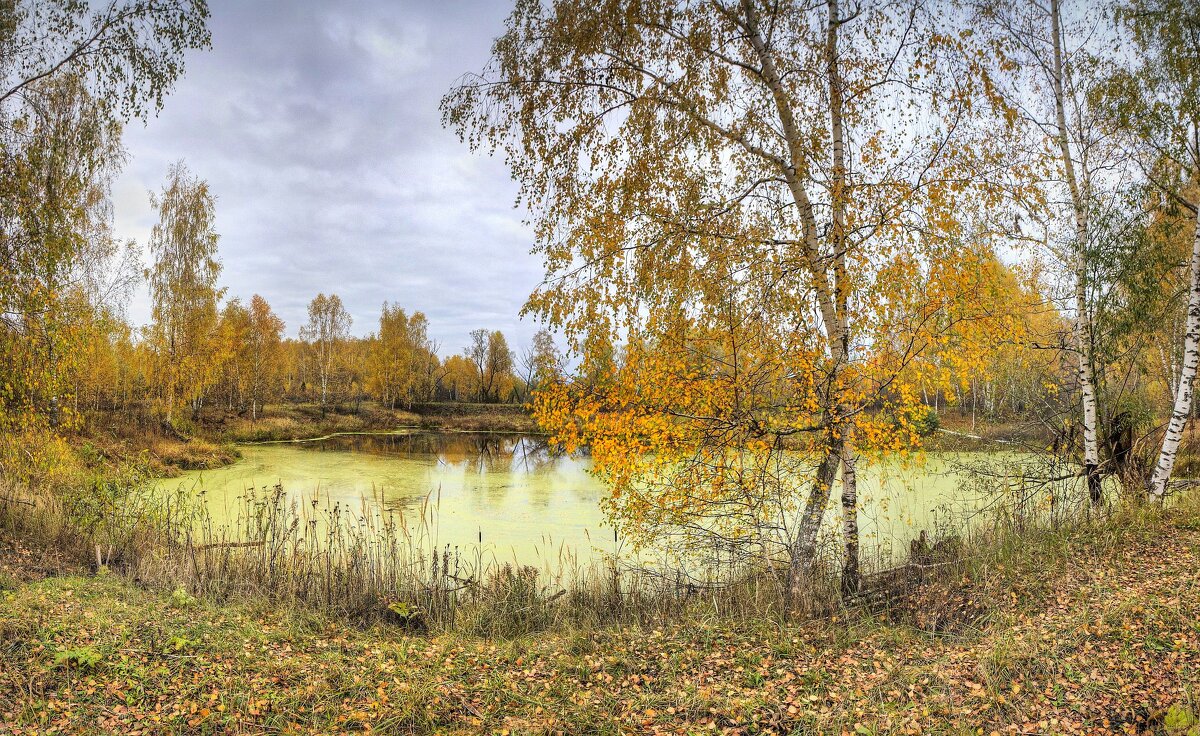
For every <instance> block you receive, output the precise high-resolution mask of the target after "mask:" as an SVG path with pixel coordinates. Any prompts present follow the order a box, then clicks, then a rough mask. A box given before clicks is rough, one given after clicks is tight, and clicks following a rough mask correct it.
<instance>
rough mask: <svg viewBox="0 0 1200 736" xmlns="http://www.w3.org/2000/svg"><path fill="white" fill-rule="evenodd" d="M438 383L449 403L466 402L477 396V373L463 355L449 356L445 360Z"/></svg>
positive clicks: (473, 365)
mask: <svg viewBox="0 0 1200 736" xmlns="http://www.w3.org/2000/svg"><path fill="white" fill-rule="evenodd" d="M438 383H439V384H440V386H441V388H442V391H444V392H445V395H446V397H447V398H449V399H450V400H451V401H467V400H469V399H472V398H475V397H476V396H478V395H479V371H478V370H476V366H475V364H474V363H473V362H472V361H471V359H470V358H468V357H467V356H465V355H451V356H450V357H449V358H447V359H446V361H445V362H444V363H443V364H442V366H441V371H440V376H439V378H438Z"/></svg>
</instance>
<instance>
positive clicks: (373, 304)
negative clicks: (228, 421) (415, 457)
mask: <svg viewBox="0 0 1200 736" xmlns="http://www.w3.org/2000/svg"><path fill="white" fill-rule="evenodd" d="M510 7H511V3H510V2H509V1H508V0H471V1H470V2H466V1H465V0H448V1H446V2H425V1H424V0H422V1H420V2H413V1H409V2H400V3H396V2H388V1H387V0H371V1H365V0H360V1H358V2H353V3H328V2H323V1H322V0H305V1H304V2H295V1H289V2H275V1H271V2H266V1H263V2H259V1H253V2H249V1H248V2H234V1H233V0H215V1H214V2H213V3H212V20H211V28H212V32H213V48H212V50H211V51H209V52H206V53H197V54H192V55H191V57H190V58H189V59H188V68H187V73H186V76H185V77H184V79H183V80H181V82H180V83H179V84H178V85H177V87H176V89H175V91H174V93H173V94H172V95H171V96H170V98H168V100H167V102H166V106H165V108H164V110H163V111H162V113H161V114H160V115H159V116H158V117H157V118H156V119H153V120H151V121H149V123H148V124H146V125H145V126H142V125H141V124H140V123H138V124H134V125H131V126H130V128H129V129H128V130H127V132H126V137H125V140H126V145H127V147H128V149H129V153H130V161H129V164H128V165H127V167H126V170H125V173H124V174H123V175H122V177H121V179H120V180H119V181H118V183H117V186H116V188H115V191H114V196H115V199H116V213H117V227H118V231H119V232H120V233H121V234H122V235H124V236H126V237H133V238H136V239H137V240H138V241H139V243H141V244H143V245H144V244H145V241H146V236H147V235H148V233H149V229H150V227H151V225H152V224H153V221H154V213H153V212H152V210H151V209H150V206H149V204H148V200H147V191H148V190H151V189H153V190H157V189H159V188H160V187H161V185H162V181H163V178H164V177H165V175H166V170H167V166H168V164H169V163H170V162H172V161H175V160H177V159H181V158H182V159H184V160H186V161H187V163H188V166H189V167H190V168H191V169H192V170H193V172H195V173H196V174H198V175H199V176H201V177H203V178H205V179H207V180H208V181H209V183H210V185H211V187H212V189H213V191H214V192H215V193H216V194H217V196H218V201H217V227H218V230H219V232H220V234H221V244H220V252H221V259H222V262H223V263H224V272H223V274H222V282H223V283H224V284H225V285H226V286H228V287H229V293H230V295H233V296H241V297H243V298H244V299H248V298H249V297H250V296H251V295H252V294H255V293H258V294H262V295H263V296H264V297H266V298H267V300H268V301H269V302H270V303H271V304H272V306H273V307H274V308H275V310H276V311H277V312H278V313H279V315H280V316H281V317H282V318H283V319H284V320H285V321H286V322H287V325H288V333H289V334H295V333H296V330H297V329H298V328H299V326H300V324H301V323H302V322H303V321H304V320H305V318H306V316H305V309H306V306H307V303H308V300H309V299H311V298H312V297H313V296H314V295H316V294H317V293H318V292H326V293H329V292H335V293H337V294H339V295H340V296H341V297H342V300H343V301H344V302H345V303H346V305H347V308H348V309H349V310H350V312H351V314H352V315H353V317H354V332H355V333H357V334H366V333H367V332H370V331H372V330H373V329H375V326H376V321H377V319H378V314H379V307H380V304H381V303H382V302H383V301H384V300H387V301H390V302H396V303H399V304H401V305H403V306H404V307H406V308H408V309H410V310H415V309H420V310H422V311H424V312H425V313H426V314H427V315H428V316H429V319H430V326H431V329H432V333H433V336H434V337H435V339H437V340H439V341H440V342H441V345H442V352H443V353H452V352H457V351H458V350H460V349H461V348H462V347H463V346H464V345H465V344H466V341H467V333H468V332H469V331H470V330H472V329H474V328H476V327H488V328H494V329H502V330H504V332H505V333H506V334H508V335H509V336H510V342H511V343H512V344H513V345H514V346H520V345H523V344H525V343H527V342H528V340H529V338H530V337H531V336H532V333H533V332H534V330H535V329H536V327H537V326H536V325H535V324H533V323H531V321H530V320H529V319H525V320H521V319H520V318H519V317H518V312H519V310H520V308H521V305H522V304H523V303H524V300H525V297H526V296H527V295H528V294H529V292H530V291H531V290H532V289H533V288H534V287H535V286H536V285H537V283H538V281H539V280H540V278H541V268H540V263H539V261H538V259H537V257H535V256H533V255H530V254H529V247H530V244H531V242H532V235H531V233H530V232H529V230H528V228H526V227H525V226H523V225H522V224H521V218H522V213H521V212H519V211H517V210H514V209H513V208H512V206H511V205H512V202H513V198H514V196H515V193H516V186H515V185H514V184H513V183H512V182H511V181H510V179H509V177H508V173H507V170H506V169H505V167H504V166H503V164H502V162H500V161H499V160H493V159H488V158H485V157H482V156H478V155H475V154H471V153H470V152H469V151H467V149H466V147H465V146H464V145H462V144H460V143H459V142H458V140H457V139H456V137H455V136H454V134H453V133H451V132H450V131H447V130H443V129H442V127H441V122H440V116H439V113H438V102H439V100H440V98H441V96H442V94H444V93H445V92H446V90H448V89H449V88H450V86H451V85H452V84H453V83H454V81H455V80H456V79H458V77H459V76H460V75H461V74H463V73H464V72H467V71H475V70H478V69H479V68H480V67H481V66H482V65H483V64H484V63H485V62H486V60H487V56H488V50H489V47H490V45H491V40H492V38H493V37H494V36H495V35H497V34H498V33H500V32H501V30H502V28H503V20H504V17H505V16H506V14H507V13H508V10H509V9H510ZM130 312H131V316H132V317H133V318H134V319H135V320H136V321H139V322H144V321H146V320H147V319H148V315H149V309H148V297H147V295H146V294H145V293H141V294H139V295H138V297H137V298H136V299H135V301H134V303H133V304H132V305H131V309H130Z"/></svg>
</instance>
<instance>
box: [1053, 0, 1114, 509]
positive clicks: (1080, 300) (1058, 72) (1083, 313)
mask: <svg viewBox="0 0 1200 736" xmlns="http://www.w3.org/2000/svg"><path fill="white" fill-rule="evenodd" d="M1050 30H1051V35H1052V36H1053V48H1054V64H1053V86H1054V112H1055V117H1056V119H1057V124H1058V146H1059V152H1060V154H1061V155H1062V165H1063V175H1064V177H1065V178H1066V180H1067V188H1068V189H1069V190H1070V192H1071V206H1072V209H1073V210H1074V214H1075V240H1076V243H1075V262H1074V263H1073V264H1072V266H1073V270H1074V277H1075V320H1074V323H1073V325H1072V337H1073V342H1074V344H1075V350H1076V351H1077V353H1078V357H1079V371H1078V375H1079V393H1080V400H1081V403H1082V409H1083V411H1082V413H1083V467H1084V474H1085V476H1086V478H1087V488H1088V496H1089V497H1090V498H1091V502H1092V504H1098V503H1100V499H1101V495H1100V441H1099V429H1098V426H1097V422H1098V418H1099V417H1098V415H1099V411H1098V408H1097V399H1096V377H1095V372H1094V369H1095V366H1094V365H1093V362H1092V343H1093V340H1092V325H1091V320H1090V317H1089V313H1088V308H1087V244H1088V210H1087V202H1086V201H1085V197H1086V194H1085V191H1084V190H1085V189H1087V188H1088V187H1087V186H1086V182H1085V186H1084V187H1081V186H1080V182H1079V178H1078V177H1077V176H1076V173H1075V160H1074V159H1073V158H1072V157H1071V145H1070V136H1069V133H1068V130H1067V115H1066V93H1065V91H1064V87H1063V74H1064V72H1063V48H1062V22H1061V17H1060V10H1059V2H1058V0H1051V2H1050ZM1085 176H1086V172H1085Z"/></svg>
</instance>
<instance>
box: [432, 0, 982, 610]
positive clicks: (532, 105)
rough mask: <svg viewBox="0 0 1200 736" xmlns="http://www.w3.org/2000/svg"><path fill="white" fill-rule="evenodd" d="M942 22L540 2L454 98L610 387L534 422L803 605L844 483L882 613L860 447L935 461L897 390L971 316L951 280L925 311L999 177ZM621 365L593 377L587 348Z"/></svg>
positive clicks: (917, 12)
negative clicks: (861, 506) (495, 155)
mask: <svg viewBox="0 0 1200 736" xmlns="http://www.w3.org/2000/svg"><path fill="white" fill-rule="evenodd" d="M929 10H930V9H929V8H927V7H926V6H925V5H923V4H921V3H917V2H912V3H908V2H903V3H890V4H886V5H878V6H874V5H864V6H860V5H854V6H852V7H847V6H845V5H843V4H842V3H841V2H839V1H838V0H829V1H828V2H824V3H816V4H808V5H797V4H791V3H784V4H778V3H765V2H761V0H742V1H741V2H727V1H718V0H709V1H707V2H700V3H672V2H668V3H659V4H652V5H647V4H636V5H632V6H631V5H629V4H627V3H619V2H615V1H610V2H600V3H582V2H578V0H555V1H554V2H549V3H526V2H521V3H518V4H517V6H516V8H515V10H514V11H513V13H512V14H511V15H510V17H509V19H508V22H507V27H506V30H505V32H504V34H503V35H502V36H501V37H500V38H499V39H497V41H496V42H495V44H494V46H493V58H492V61H491V63H490V64H489V65H488V66H487V68H486V69H485V70H484V71H483V72H482V73H481V74H479V75H471V76H468V77H466V78H465V79H464V81H463V82H462V83H461V84H460V85H459V86H457V87H456V88H455V89H454V90H453V91H451V93H450V94H449V95H448V96H447V97H446V98H445V99H444V101H443V112H444V116H445V120H446V122H447V123H448V124H449V125H451V126H453V127H455V128H456V129H457V130H458V131H459V132H460V134H461V135H462V136H463V137H464V138H465V139H466V140H467V141H468V142H469V143H470V144H471V145H472V146H475V147H484V148H488V149H498V150H500V151H501V152H502V153H503V154H504V156H505V158H506V160H507V162H508V164H509V166H510V168H511V169H512V172H513V175H514V177H515V178H516V179H517V181H518V182H520V185H521V197H522V199H523V201H524V202H525V203H526V204H527V205H528V206H529V207H530V210H531V212H533V213H534V217H535V222H536V230H535V232H536V233H537V249H538V251H539V252H540V253H541V254H542V256H543V258H544V260H545V264H546V268H547V272H548V273H547V278H546V281H545V286H544V287H543V288H541V289H539V290H538V291H537V292H536V293H535V294H534V295H533V296H532V298H531V299H530V301H529V303H528V305H527V310H528V311H531V312H534V313H537V314H539V315H542V316H544V317H545V318H547V319H548V321H549V322H550V323H551V324H552V325H554V326H556V327H558V328H559V329H561V330H562V331H563V333H564V334H565V336H566V338H567V339H568V341H569V344H570V347H571V349H572V351H573V352H574V354H575V355H576V356H577V357H578V359H579V365H580V370H581V372H585V373H591V374H592V375H593V376H597V377H598V378H597V380H593V381H591V383H592V384H594V386H595V387H598V388H596V389H594V390H589V391H586V392H584V391H576V392H572V391H570V390H569V388H567V387H564V389H563V390H561V391H556V392H551V393H547V394H544V395H543V397H542V398H541V399H540V400H538V402H537V406H536V412H537V414H538V418H539V420H540V421H541V422H542V423H543V424H544V425H545V426H548V427H550V428H552V429H553V430H554V431H555V432H556V434H557V437H558V439H559V440H561V441H563V442H565V443H566V444H567V445H569V446H574V445H578V444H588V445H589V446H590V447H591V448H592V452H593V458H594V461H595V464H596V468H597V470H598V472H599V473H600V474H601V475H602V476H603V477H605V478H606V479H607V480H609V482H610V483H611V485H612V488H613V493H612V497H611V498H610V499H608V500H607V501H606V503H607V505H608V508H609V510H610V512H611V513H612V515H613V517H614V518H615V519H616V520H617V521H618V523H619V524H620V525H621V526H622V527H623V528H624V529H625V530H626V531H627V532H629V533H632V534H634V535H635V537H640V538H641V539H643V540H646V541H654V540H655V539H661V538H662V537H663V536H664V535H666V534H671V533H676V532H678V533H682V534H684V535H685V536H689V537H691V538H692V539H693V540H694V541H695V542H696V544H694V545H692V546H693V547H694V548H701V547H704V546H705V545H708V546H709V547H718V546H719V547H722V548H725V547H728V546H730V542H729V540H738V544H736V545H734V546H736V547H737V549H738V550H740V551H741V553H743V554H747V555H751V556H752V557H755V558H757V559H758V560H759V561H760V562H766V563H768V564H774V562H775V561H778V560H780V558H782V561H783V563H784V568H785V574H784V576H785V578H786V580H787V585H788V588H789V590H791V591H792V592H793V593H795V592H797V591H798V590H800V588H801V587H802V585H803V582H804V578H805V577H806V570H807V569H808V566H809V564H810V563H811V562H812V560H813V559H814V558H815V548H816V544H817V538H818V532H819V530H820V528H821V525H822V520H823V519H824V517H825V509H826V506H827V503H828V501H829V498H830V494H831V491H832V490H833V489H834V488H835V485H840V490H841V493H840V497H841V509H842V525H841V526H842V530H843V540H844V554H843V575H842V580H843V589H844V591H845V592H846V594H848V595H850V594H853V593H854V592H855V591H856V590H857V589H858V585H859V561H858V557H859V555H858V522H857V513H858V500H857V481H856V478H857V469H858V461H859V450H860V447H867V448H880V447H892V446H895V445H897V444H899V445H907V444H908V443H909V442H910V441H911V437H912V422H913V421H914V419H915V417H916V415H917V413H920V412H923V411H924V410H923V408H915V406H914V405H915V404H918V403H919V402H917V401H916V400H915V398H914V397H915V395H916V393H917V392H915V391H913V390H912V387H911V386H909V385H906V384H904V383H903V382H897V381H896V380H895V379H896V377H897V375H898V372H899V371H900V370H901V368H902V367H903V366H904V365H906V364H907V363H908V362H909V361H910V360H911V358H912V357H913V356H914V355H918V354H921V353H922V352H924V351H927V350H929V349H932V346H934V345H935V344H936V335H934V334H932V333H931V325H933V324H935V323H937V322H936V321H935V320H932V319H930V316H931V315H932V314H936V313H940V312H942V311H943V310H944V309H945V308H946V307H947V306H948V305H949V304H955V303H961V302H963V301H965V300H969V299H970V298H971V296H972V292H971V291H970V290H969V288H964V287H967V286H968V285H967V284H955V283H952V282H945V283H940V282H939V283H937V284H936V286H937V288H936V289H935V290H934V293H936V294H937V295H938V298H936V299H926V300H924V301H923V302H921V300H920V299H918V295H917V294H915V293H913V292H912V291H911V290H910V289H912V288H913V285H914V284H915V283H916V281H915V280H914V279H913V278H912V277H913V276H914V274H917V273H926V274H928V275H930V276H931V278H932V279H933V280H934V281H935V282H936V281H937V280H938V279H940V276H939V271H938V270H936V269H932V270H931V269H930V264H940V263H944V262H946V261H947V260H949V259H953V257H954V255H955V248H956V247H957V244H958V243H959V242H961V238H960V236H961V235H962V234H963V233H962V229H963V220H964V217H963V216H964V214H965V212H966V208H965V206H964V205H965V203H966V202H967V201H974V202H978V203H979V204H980V205H982V206H987V203H988V198H987V197H986V196H984V195H985V193H984V192H982V191H981V190H980V189H979V188H978V187H975V186H973V183H974V177H976V176H977V177H978V178H979V179H983V178H986V177H987V175H988V174H989V173H990V172H994V171H995V170H996V169H997V168H998V163H999V159H998V158H997V157H996V156H995V150H994V149H993V148H992V147H989V146H987V145H981V142H980V141H978V140H975V141H972V142H971V144H970V145H968V144H967V136H968V134H969V133H971V132H972V125H971V123H972V120H973V116H972V111H973V106H974V105H975V104H977V102H978V100H979V99H980V95H979V91H980V90H978V89H976V88H975V87H974V86H973V85H974V84H975V82H976V81H977V80H979V79H980V75H979V74H978V70H976V69H973V68H971V67H970V60H971V59H973V58H977V57H975V56H974V55H973V54H972V53H971V51H970V50H969V49H967V48H965V43H964V41H963V40H962V39H961V38H960V37H958V36H956V35H955V34H954V32H953V30H952V29H948V28H947V27H946V24H945V22H944V21H943V19H942V18H941V17H939V15H933V14H930V12H929ZM992 140H993V141H994V142H1001V141H1002V140H1003V132H1001V134H1000V135H993V137H992ZM968 193H969V194H970V195H971V197H972V198H973V199H970V198H968V197H967V196H966V195H968ZM946 273H947V275H948V276H952V277H956V276H959V275H964V274H962V273H961V272H946ZM925 283H927V284H928V283H929V281H925ZM919 302H920V303H921V306H920V308H919V309H916V310H912V309H909V308H908V307H909V306H910V305H913V304H917V303H919ZM898 304H903V305H905V308H904V309H903V310H898V309H894V307H896V305H898ZM983 322H986V320H983ZM977 324H980V325H981V328H982V322H981V323H977ZM885 337H886V338H887V339H886V340H885V339H883V338H885ZM621 343H624V344H625V348H624V355H623V359H622V360H621V361H620V362H619V363H618V367H617V368H616V369H615V370H614V371H612V372H609V375H608V376H607V377H606V376H604V372H603V371H597V370H595V369H594V367H593V366H592V365H591V364H592V363H593V362H594V361H595V360H597V359H599V358H603V357H604V355H605V353H604V351H603V350H601V351H600V352H596V351H593V350H590V349H589V348H590V346H597V347H598V348H602V347H603V346H605V345H614V344H621ZM877 347H878V349H877ZM607 355H611V353H607ZM605 359H607V358H605ZM868 408H871V410H868ZM785 447H793V448H795V449H796V450H797V452H794V453H792V454H791V455H789V454H787V453H785V452H783V449H784V448H785ZM800 458H803V460H802V461H801V460H800Z"/></svg>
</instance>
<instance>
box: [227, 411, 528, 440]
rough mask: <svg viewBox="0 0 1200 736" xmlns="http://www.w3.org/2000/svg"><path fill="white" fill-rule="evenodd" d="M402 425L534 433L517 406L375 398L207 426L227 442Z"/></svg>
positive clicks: (385, 428) (264, 412)
mask: <svg viewBox="0 0 1200 736" xmlns="http://www.w3.org/2000/svg"><path fill="white" fill-rule="evenodd" d="M403 428H420V429H430V430H445V431H462V432H530V433H532V432H536V431H537V426H536V424H535V423H534V421H533V418H532V417H530V416H529V414H528V413H527V412H525V411H524V410H523V409H522V408H521V407H519V406H512V405H493V404H422V405H418V406H416V407H414V411H406V410H404V409H400V408H397V409H390V408H388V407H386V406H382V405H380V404H379V403H378V402H374V401H364V402H361V403H360V404H357V405H355V404H346V405H330V406H327V407H325V408H324V409H322V407H321V406H320V405H318V404H272V405H270V406H267V407H265V408H264V410H263V412H262V414H261V416H259V417H258V419H251V418H250V417H247V416H232V417H228V418H224V417H223V418H221V419H220V420H219V421H216V420H212V419H210V420H209V421H208V422H207V424H206V425H205V429H204V431H206V432H209V433H213V434H214V435H215V436H218V437H220V438H221V439H222V440H224V441H228V442H267V441H279V440H295V439H306V438H309V437H319V436H322V435H327V434H333V433H335V432H369V431H389V430H395V429H403Z"/></svg>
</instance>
